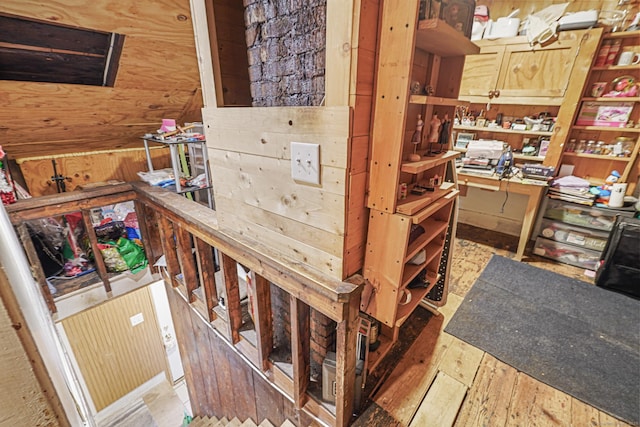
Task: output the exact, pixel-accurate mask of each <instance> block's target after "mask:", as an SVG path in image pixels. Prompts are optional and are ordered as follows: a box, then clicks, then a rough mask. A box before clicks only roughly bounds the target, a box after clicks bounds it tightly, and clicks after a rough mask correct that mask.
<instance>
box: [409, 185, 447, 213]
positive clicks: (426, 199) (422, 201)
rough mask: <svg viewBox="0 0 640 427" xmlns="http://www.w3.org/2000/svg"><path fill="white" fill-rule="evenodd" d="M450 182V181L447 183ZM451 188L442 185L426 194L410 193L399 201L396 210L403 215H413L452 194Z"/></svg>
mask: <svg viewBox="0 0 640 427" xmlns="http://www.w3.org/2000/svg"><path fill="white" fill-rule="evenodd" d="M445 184H448V183H445ZM451 193H452V191H451V188H450V187H447V188H446V189H443V188H442V187H439V188H436V189H435V190H434V191H428V192H426V193H424V194H420V195H418V194H409V195H407V198H406V199H404V200H399V201H398V206H397V207H396V211H397V212H398V213H399V214H402V215H408V216H412V215H415V214H417V213H418V212H420V211H421V210H422V209H424V208H425V207H427V206H428V205H430V204H431V203H434V202H436V201H437V200H440V199H441V198H443V197H445V196H447V195H449V194H451Z"/></svg>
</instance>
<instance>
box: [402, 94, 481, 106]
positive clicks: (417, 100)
mask: <svg viewBox="0 0 640 427" xmlns="http://www.w3.org/2000/svg"><path fill="white" fill-rule="evenodd" d="M409 103H410V104H419V105H438V106H446V107H456V106H458V105H468V104H469V103H468V102H465V101H460V100H459V99H455V98H442V97H439V96H427V95H411V96H410V97H409Z"/></svg>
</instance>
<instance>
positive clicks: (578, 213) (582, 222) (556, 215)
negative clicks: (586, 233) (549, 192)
mask: <svg viewBox="0 0 640 427" xmlns="http://www.w3.org/2000/svg"><path fill="white" fill-rule="evenodd" d="M617 213H619V212H615V211H607V210H606V209H598V208H595V207H591V206H580V205H575V204H572V203H567V202H563V201H558V200H549V202H548V204H547V208H546V210H545V212H544V216H545V218H549V219H555V220H556V221H562V222H564V223H567V224H572V225H577V226H579V227H588V228H592V229H594V230H602V231H610V230H611V228H612V227H613V224H614V222H615V220H616V214H617Z"/></svg>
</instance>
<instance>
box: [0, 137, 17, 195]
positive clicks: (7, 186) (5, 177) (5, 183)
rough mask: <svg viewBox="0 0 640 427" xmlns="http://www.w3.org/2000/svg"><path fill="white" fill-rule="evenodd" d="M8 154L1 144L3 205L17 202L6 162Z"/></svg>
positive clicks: (0, 190) (1, 193) (0, 180)
mask: <svg viewBox="0 0 640 427" xmlns="http://www.w3.org/2000/svg"><path fill="white" fill-rule="evenodd" d="M6 157H7V156H6V154H5V152H4V151H3V150H2V146H1V145H0V198H1V199H2V204H3V205H10V204H12V203H15V202H16V194H15V187H14V184H13V181H12V179H11V174H10V173H9V168H8V167H7V165H6V164H5V163H6Z"/></svg>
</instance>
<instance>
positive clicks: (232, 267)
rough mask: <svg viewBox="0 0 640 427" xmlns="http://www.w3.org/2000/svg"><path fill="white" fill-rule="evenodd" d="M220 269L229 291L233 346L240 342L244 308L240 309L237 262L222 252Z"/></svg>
mask: <svg viewBox="0 0 640 427" xmlns="http://www.w3.org/2000/svg"><path fill="white" fill-rule="evenodd" d="M220 255H221V256H220V264H221V265H220V268H221V269H222V272H223V275H222V277H223V280H224V288H225V289H226V291H227V301H226V303H227V315H228V316H229V322H228V325H229V335H230V336H231V342H232V343H233V344H235V343H237V342H238V341H240V327H241V326H242V308H241V307H240V286H239V285H238V268H237V264H236V261H235V260H234V259H233V258H231V257H229V256H227V255H225V254H224V253H222V252H220Z"/></svg>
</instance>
